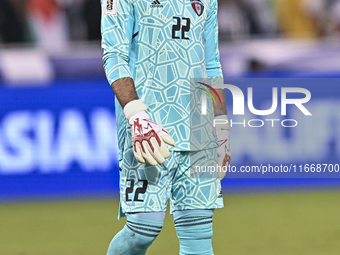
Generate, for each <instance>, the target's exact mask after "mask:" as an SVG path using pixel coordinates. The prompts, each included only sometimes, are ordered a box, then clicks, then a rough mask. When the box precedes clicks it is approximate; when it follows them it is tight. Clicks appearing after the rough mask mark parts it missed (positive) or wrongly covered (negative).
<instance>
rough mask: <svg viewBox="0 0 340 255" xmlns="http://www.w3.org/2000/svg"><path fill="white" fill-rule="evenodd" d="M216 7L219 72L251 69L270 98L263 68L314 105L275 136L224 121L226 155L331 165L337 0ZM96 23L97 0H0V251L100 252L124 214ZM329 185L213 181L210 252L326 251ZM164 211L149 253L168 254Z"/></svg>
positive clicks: (339, 148)
mask: <svg viewBox="0 0 340 255" xmlns="http://www.w3.org/2000/svg"><path fill="white" fill-rule="evenodd" d="M219 6H220V11H219V23H220V53H221V63H222V66H223V71H224V76H225V78H226V79H229V78H252V80H251V82H250V84H253V87H254V93H256V99H254V100H255V102H254V104H255V105H261V104H262V103H263V102H265V103H268V102H270V100H271V98H270V90H268V88H270V86H271V84H270V82H271V81H272V82H273V83H274V84H277V83H278V81H279V80H282V79H284V81H286V79H287V78H295V80H296V79H298V81H299V87H305V88H308V89H310V91H311V92H312V100H311V102H309V103H308V107H307V108H308V109H313V110H314V111H313V112H312V113H313V121H314V122H308V121H306V122H303V121H302V123H300V129H297V131H296V133H294V132H295V130H294V131H292V132H293V133H291V134H284V135H280V136H276V137H275V136H274V140H270V139H263V140H259V137H262V136H261V133H260V131H258V130H256V129H245V130H243V129H241V128H235V129H232V130H231V148H232V154H233V155H232V158H233V165H235V166H240V165H244V164H248V165H252V164H260V163H262V164H269V163H270V164H277V165H280V164H291V163H293V164H305V163H307V164H311V163H332V164H336V163H337V164H339V163H340V160H339V159H340V114H339V112H340V111H339V110H340V109H339V107H340V104H339V102H340V101H339V100H340V93H339V92H340V88H339V87H338V86H337V85H338V82H337V81H338V79H336V78H339V76H340V65H339V63H340V45H339V40H340V1H337V0H334V1H327V0H277V1H271V0H256V1H255V0H253V1H251V0H242V1H233V0H223V1H219ZM99 25H100V6H99V1H97V0H93V1H92V0H84V1H81V0H79V1H77V0H70V1H66V0H65V1H63V0H58V1H57V0H27V1H20V0H4V1H1V3H0V240H1V241H0V254H6V255H12V254H13V255H14V254H22V255H23V254H34V255H37V254H48V255H50V254H51V255H54V254H64V255H67V254H85V255H86V254H105V250H106V248H107V245H108V243H109V241H110V239H111V238H112V236H113V235H114V234H115V232H116V231H118V230H119V229H120V228H121V227H122V226H123V224H124V220H121V221H117V220H116V217H117V211H118V200H117V195H118V169H117V168H118V167H117V148H116V134H115V131H116V129H115V124H114V122H115V116H114V95H113V93H112V91H111V89H110V87H109V85H108V84H107V81H106V79H105V76H104V73H103V69H102V60H101V49H100V42H99V40H100V31H99ZM261 78H270V79H272V80H268V79H266V82H267V83H268V84H269V85H267V86H263V83H261V80H260V79H261ZM274 78H275V79H274ZM302 78H303V79H302ZM304 78H309V79H304ZM325 78H327V79H325ZM278 79H279V80H278ZM261 84H262V86H261ZM256 89H258V90H256ZM268 91H269V92H268ZM228 99H229V100H228ZM230 99H231V97H230V95H229V94H227V100H228V104H231V100H230ZM261 106H262V105H261ZM228 107H229V109H231V105H230V106H228ZM292 114H293V113H292ZM314 123H315V124H314ZM318 123H323V124H318ZM311 126H312V127H311ZM279 130H280V131H279V132H281V133H284V132H286V131H285V130H284V129H283V128H282V129H279ZM299 132H300V133H299ZM301 132H303V133H305V134H307V135H306V136H305V137H306V138H305V140H303V139H302V140H298V139H297V138H296V136H298V135H299V134H300V135H301V134H302V133H301ZM297 140H298V141H300V144H301V143H303V144H305V147H303V146H302V147H301V145H299V144H298V143H297V142H296V141H297ZM259 141H261V143H260V142H259ZM273 144H275V146H276V147H274V149H272V150H271V151H268V150H265V148H269V147H270V148H273V147H271V146H272V145H273ZM259 148H261V149H259ZM301 148H302V149H301ZM287 151H289V153H287ZM287 155H288V156H287ZM339 187H340V180H339V179H337V178H270V179H268V178H235V179H225V180H223V190H224V194H225V195H224V196H225V204H226V208H225V209H224V210H219V211H217V212H216V215H215V218H214V222H215V228H214V231H215V236H214V239H213V242H214V249H215V254H338V253H337V252H338V251H339V250H340V242H339V233H340V227H339V226H340V224H339V223H340V222H339V217H338V215H339V212H340V207H339V203H338V201H339V198H340V193H339V191H338V190H339ZM171 224H172V218H171V217H170V216H168V217H167V219H166V223H165V228H164V229H163V231H162V233H161V234H160V236H159V238H158V239H157V240H156V242H155V244H154V245H153V246H152V248H151V249H150V251H149V252H148V254H161V253H163V254H176V253H177V251H178V244H177V240H176V234H175V231H174V227H173V226H171Z"/></svg>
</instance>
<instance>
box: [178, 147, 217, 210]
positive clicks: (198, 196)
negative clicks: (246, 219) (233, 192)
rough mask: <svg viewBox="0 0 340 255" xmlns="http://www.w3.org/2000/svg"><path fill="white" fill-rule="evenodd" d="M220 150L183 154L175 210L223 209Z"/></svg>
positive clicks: (180, 161) (180, 159)
mask: <svg viewBox="0 0 340 255" xmlns="http://www.w3.org/2000/svg"><path fill="white" fill-rule="evenodd" d="M216 167H217V150H216V149H207V150H202V151H196V152H182V153H181V158H179V159H178V168H177V171H176V173H175V176H174V179H173V182H172V193H171V211H181V210H193V209H216V208H221V207H223V198H222V192H221V181H220V179H219V177H218V173H217V169H216Z"/></svg>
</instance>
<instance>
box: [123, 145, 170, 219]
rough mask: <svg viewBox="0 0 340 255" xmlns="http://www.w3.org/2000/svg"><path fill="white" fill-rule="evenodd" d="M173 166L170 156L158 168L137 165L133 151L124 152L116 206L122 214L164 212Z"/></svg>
mask: <svg viewBox="0 0 340 255" xmlns="http://www.w3.org/2000/svg"><path fill="white" fill-rule="evenodd" d="M175 164H176V162H175V161H174V160H173V153H172V152H171V156H170V157H169V158H168V159H166V161H165V163H164V164H162V165H157V166H152V165H150V164H148V163H146V164H142V163H139V162H138V161H137V160H136V159H135V157H134V154H133V149H132V147H131V148H128V149H126V150H125V151H124V154H123V159H122V160H121V161H120V162H119V168H120V205H121V209H122V211H123V212H124V213H133V212H158V211H165V210H166V206H167V201H168V199H169V197H170V184H171V181H170V180H171V179H172V174H171V173H173V172H174V170H171V169H174V167H175Z"/></svg>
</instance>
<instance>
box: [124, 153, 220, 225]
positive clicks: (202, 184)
mask: <svg viewBox="0 0 340 255" xmlns="http://www.w3.org/2000/svg"><path fill="white" fill-rule="evenodd" d="M211 165H214V166H216V165H217V150H216V148H215V149H207V150H203V151H195V152H189V151H171V155H170V157H169V158H167V159H166V160H165V162H164V163H163V164H162V165H157V166H152V165H150V164H148V163H146V164H141V163H139V162H137V161H136V159H135V157H134V154H133V150H132V147H131V148H128V149H126V150H125V151H124V153H123V159H122V160H121V161H120V162H119V170H120V214H119V218H120V217H122V216H124V215H125V213H135V212H163V211H166V208H167V204H168V201H169V199H170V212H171V213H172V212H173V211H182V210H193V209H216V208H222V207H223V198H222V192H221V182H220V179H219V178H218V175H216V174H214V175H209V174H208V175H206V174H205V173H203V175H202V173H200V174H197V173H195V169H198V168H197V166H199V169H205V168H204V166H211ZM202 171H203V170H202ZM203 172H204V171H203Z"/></svg>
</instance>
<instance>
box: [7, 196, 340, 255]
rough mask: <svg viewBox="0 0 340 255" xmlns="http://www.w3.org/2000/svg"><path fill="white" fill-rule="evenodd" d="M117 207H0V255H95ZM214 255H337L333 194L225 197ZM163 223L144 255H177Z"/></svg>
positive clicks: (113, 203)
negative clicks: (161, 228)
mask: <svg viewBox="0 0 340 255" xmlns="http://www.w3.org/2000/svg"><path fill="white" fill-rule="evenodd" d="M117 210H118V201H117V200H108V199H106V200H86V201H53V202H40V203H33V202H32V203H29V204H28V203H20V204H3V205H0V254H2V255H100V254H103V255H105V254H106V249H107V247H108V245H109V242H110V240H111V238H112V237H113V236H114V234H115V233H116V232H117V231H119V230H120V229H121V228H122V227H123V225H124V223H125V219H122V220H121V221H118V220H117V219H116V218H117ZM213 246H214V253H215V255H219V254H230V255H248V254H249V255H250V254H251V255H254V254H259V255H295V254H296V255H303V254H308V255H316V254H320V255H333V254H334V255H338V254H340V191H327V192H303V193H281V194H280V193H278V194H254V195H225V208H224V209H220V210H217V211H216V213H215V215H214V238H213ZM178 247H179V246H178V241H177V237H176V233H175V229H174V226H173V222H172V216H170V215H167V217H166V220H165V224H164V228H163V230H162V232H161V234H160V235H159V237H158V238H157V240H156V241H155V242H154V243H153V245H152V246H151V248H150V249H149V251H148V253H147V254H148V255H158V254H162V255H167V254H171V255H172V254H178V249H179V248H178Z"/></svg>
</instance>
